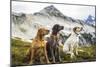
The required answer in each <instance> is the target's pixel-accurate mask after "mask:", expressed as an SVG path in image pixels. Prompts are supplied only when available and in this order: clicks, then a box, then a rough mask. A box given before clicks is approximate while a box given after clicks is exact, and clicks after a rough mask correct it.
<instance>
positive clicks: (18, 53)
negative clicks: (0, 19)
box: [11, 39, 96, 65]
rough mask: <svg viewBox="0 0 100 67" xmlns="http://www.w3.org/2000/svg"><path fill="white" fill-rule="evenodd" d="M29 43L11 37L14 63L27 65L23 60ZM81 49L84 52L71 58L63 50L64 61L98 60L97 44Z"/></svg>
mask: <svg viewBox="0 0 100 67" xmlns="http://www.w3.org/2000/svg"><path fill="white" fill-rule="evenodd" d="M29 45H31V43H28V42H23V41H21V39H11V54H12V65H25V63H24V61H23V60H24V58H25V57H26V53H27V50H28V49H29ZM79 49H81V50H84V52H79V55H78V56H75V57H74V58H73V59H71V58H70V55H66V54H65V53H63V52H62V51H61V58H62V63H65V62H81V61H95V60H96V46H95V45H92V46H89V47H82V48H79Z"/></svg>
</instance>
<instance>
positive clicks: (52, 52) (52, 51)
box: [50, 47, 56, 63]
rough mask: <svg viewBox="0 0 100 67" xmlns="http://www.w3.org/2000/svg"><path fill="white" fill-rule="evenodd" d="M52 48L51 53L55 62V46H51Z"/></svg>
mask: <svg viewBox="0 0 100 67" xmlns="http://www.w3.org/2000/svg"><path fill="white" fill-rule="evenodd" d="M50 50H51V55H52V60H53V63H55V62H56V60H55V55H54V47H51V48H50Z"/></svg>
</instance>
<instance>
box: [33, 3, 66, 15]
mask: <svg viewBox="0 0 100 67" xmlns="http://www.w3.org/2000/svg"><path fill="white" fill-rule="evenodd" d="M34 15H46V16H55V17H65V16H64V15H63V14H62V13H61V12H60V11H59V10H58V9H57V8H56V7H55V6H54V5H50V6H47V7H45V8H44V9H42V10H41V11H40V12H36V13H34Z"/></svg>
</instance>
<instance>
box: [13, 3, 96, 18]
mask: <svg viewBox="0 0 100 67" xmlns="http://www.w3.org/2000/svg"><path fill="white" fill-rule="evenodd" d="M50 5H54V6H55V7H56V8H57V9H58V10H60V12H62V13H63V14H64V15H66V16H70V17H73V18H76V19H85V18H87V16H88V15H92V16H95V7H93V6H79V5H65V4H48V3H33V2H15V1H13V2H12V11H13V12H17V13H20V12H22V13H35V12H39V11H40V10H42V9H43V8H45V7H47V6H50Z"/></svg>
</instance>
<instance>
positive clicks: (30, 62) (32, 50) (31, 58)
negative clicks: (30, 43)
mask: <svg viewBox="0 0 100 67" xmlns="http://www.w3.org/2000/svg"><path fill="white" fill-rule="evenodd" d="M30 49H31V50H30V51H31V56H30V61H29V64H33V52H34V49H33V48H30Z"/></svg>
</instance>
